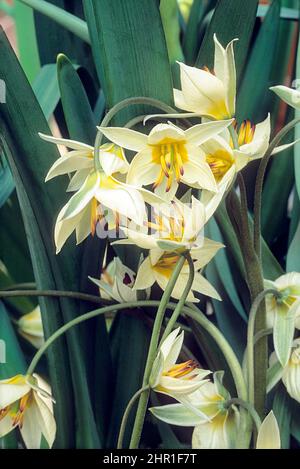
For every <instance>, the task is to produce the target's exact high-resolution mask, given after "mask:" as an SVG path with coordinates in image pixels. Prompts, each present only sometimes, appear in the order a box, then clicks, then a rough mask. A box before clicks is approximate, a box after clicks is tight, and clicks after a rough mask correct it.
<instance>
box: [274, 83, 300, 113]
mask: <svg viewBox="0 0 300 469" xmlns="http://www.w3.org/2000/svg"><path fill="white" fill-rule="evenodd" d="M270 90H272V91H274V93H275V94H277V96H279V98H280V99H282V100H283V101H285V102H286V103H287V104H289V105H290V106H292V107H293V108H295V109H299V108H300V91H299V90H294V89H292V88H288V87H287V86H272V87H271V88H270Z"/></svg>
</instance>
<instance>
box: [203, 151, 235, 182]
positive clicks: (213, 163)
mask: <svg viewBox="0 0 300 469" xmlns="http://www.w3.org/2000/svg"><path fill="white" fill-rule="evenodd" d="M206 162H207V163H208V164H209V166H210V169H211V170H212V173H213V175H214V176H215V178H216V180H217V181H220V179H222V177H223V176H224V174H225V173H227V171H228V170H229V169H230V168H231V166H232V165H233V163H234V160H233V158H232V156H231V155H230V154H229V153H228V152H227V151H226V150H217V151H216V152H215V153H214V154H212V155H211V154H209V155H206Z"/></svg>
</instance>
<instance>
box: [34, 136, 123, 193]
mask: <svg viewBox="0 0 300 469" xmlns="http://www.w3.org/2000/svg"><path fill="white" fill-rule="evenodd" d="M39 136H40V137H41V138H42V139H43V140H46V141H47V142H50V143H54V144H55V145H64V146H66V147H67V148H71V151H69V152H68V153H67V154H65V155H63V156H61V157H60V158H58V160H57V161H56V162H55V163H54V164H53V165H52V166H51V168H50V170H49V172H48V174H47V176H46V179H45V181H46V182H47V181H50V180H51V179H53V178H54V177H57V176H61V175H64V174H72V173H75V174H74V176H73V177H72V178H71V181H70V184H69V186H68V189H67V191H68V192H72V191H77V190H78V189H80V187H81V186H82V184H83V183H84V181H85V180H86V178H87V176H88V175H89V174H90V173H91V172H92V171H93V169H94V147H92V146H90V145H87V144H86V143H82V142H77V141H75V140H67V139H64V138H56V137H52V136H50V135H44V134H42V133H39ZM99 160H100V165H101V167H102V168H103V171H104V172H105V174H106V175H107V176H111V175H112V174H117V173H120V174H126V173H127V171H128V168H129V163H128V161H127V160H126V157H125V155H124V152H123V150H122V148H120V147H118V146H117V145H113V144H110V143H105V144H104V145H101V147H100V152H99Z"/></svg>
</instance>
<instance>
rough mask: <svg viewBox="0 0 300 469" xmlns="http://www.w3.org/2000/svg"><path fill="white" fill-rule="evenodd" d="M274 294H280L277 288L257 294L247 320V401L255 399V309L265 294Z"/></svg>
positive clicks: (256, 309) (251, 401) (252, 402)
mask: <svg viewBox="0 0 300 469" xmlns="http://www.w3.org/2000/svg"><path fill="white" fill-rule="evenodd" d="M269 294H274V295H276V296H278V295H280V293H279V292H278V291H277V290H273V289H268V290H264V291H262V292H261V293H259V294H258V295H257V297H256V298H255V300H254V301H253V303H252V306H251V309H250V313H249V320H248V329H247V373H248V397H249V402H250V403H251V404H254V401H255V376H254V330H255V321H256V315H257V311H258V310H259V306H260V304H261V302H262V301H263V299H264V298H265V297H266V295H269Z"/></svg>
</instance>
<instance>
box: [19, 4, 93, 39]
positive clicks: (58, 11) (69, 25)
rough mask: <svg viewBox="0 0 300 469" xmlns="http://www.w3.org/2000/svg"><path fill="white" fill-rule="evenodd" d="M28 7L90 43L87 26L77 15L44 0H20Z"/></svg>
mask: <svg viewBox="0 0 300 469" xmlns="http://www.w3.org/2000/svg"><path fill="white" fill-rule="evenodd" d="M20 1H21V2H23V3H25V5H28V6H29V7H31V8H33V9H35V10H36V11H38V12H40V13H42V14H43V15H46V16H48V17H49V18H51V19H52V20H53V21H56V22H57V23H58V24H60V25H61V26H63V27H64V28H66V29H67V30H68V31H70V32H71V33H73V34H75V35H76V36H78V37H79V38H80V39H82V40H83V41H85V42H87V43H88V44H89V43H90V37H89V33H88V28H87V25H86V23H85V21H83V20H81V19H80V18H78V17H77V16H74V15H72V14H71V13H69V12H67V11H65V10H64V9H62V8H58V7H57V6H56V5H52V4H51V3H50V2H46V1H44V0H20Z"/></svg>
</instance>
